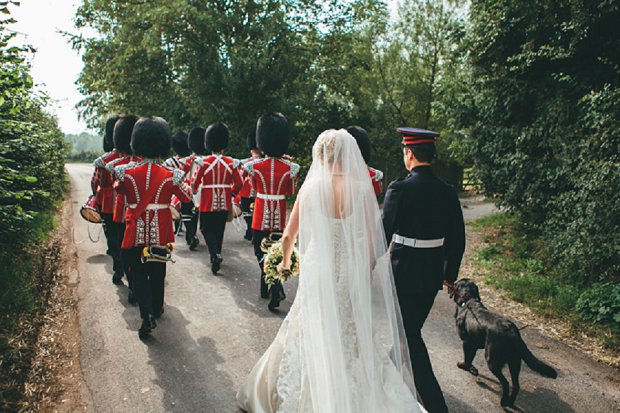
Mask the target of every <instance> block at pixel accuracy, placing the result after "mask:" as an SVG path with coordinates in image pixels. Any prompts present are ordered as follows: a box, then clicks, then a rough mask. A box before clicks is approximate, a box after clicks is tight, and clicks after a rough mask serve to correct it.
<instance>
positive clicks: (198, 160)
mask: <svg viewBox="0 0 620 413" xmlns="http://www.w3.org/2000/svg"><path fill="white" fill-rule="evenodd" d="M194 163H195V164H196V165H198V166H199V167H200V168H202V167H203V166H204V164H205V161H204V158H199V157H196V158H195V159H194Z"/></svg>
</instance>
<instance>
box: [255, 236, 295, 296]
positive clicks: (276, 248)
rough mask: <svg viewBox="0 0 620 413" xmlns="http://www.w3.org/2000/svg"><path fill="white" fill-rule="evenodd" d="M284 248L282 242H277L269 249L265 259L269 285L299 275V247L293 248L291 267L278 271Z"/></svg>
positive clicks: (266, 280) (266, 277) (264, 265)
mask: <svg viewBox="0 0 620 413" xmlns="http://www.w3.org/2000/svg"><path fill="white" fill-rule="evenodd" d="M282 256H283V250H282V243H281V242H275V243H273V244H272V245H271V246H270V247H269V249H268V250H267V254H266V255H265V258H264V261H263V268H264V270H265V283H266V284H267V285H268V286H270V287H271V286H272V285H274V284H275V283H276V282H277V281H280V282H281V283H284V282H286V281H287V280H288V279H289V278H290V277H291V276H293V277H297V276H299V252H298V251H297V248H293V252H292V254H291V267H290V268H289V269H285V270H284V271H282V272H278V264H280V263H281V262H282Z"/></svg>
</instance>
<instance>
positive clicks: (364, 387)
mask: <svg viewBox="0 0 620 413" xmlns="http://www.w3.org/2000/svg"><path fill="white" fill-rule="evenodd" d="M328 132H330V133H331V135H329V136H327V137H326V136H324V135H325V134H326V133H327V132H325V133H323V134H322V135H321V136H319V139H317V143H316V144H315V147H314V155H315V158H314V162H313V167H312V168H311V170H310V172H309V174H308V177H307V178H306V182H305V183H304V187H303V188H302V190H301V191H300V195H299V197H298V202H300V214H299V217H300V220H299V222H300V232H299V244H300V254H301V257H302V261H301V274H300V280H299V288H298V292H297V297H296V299H295V302H294V303H293V305H292V307H291V309H290V311H289V314H288V315H287V317H286V318H285V320H284V321H283V323H282V326H281V327H280V330H279V331H278V334H277V335H276V338H275V339H274V341H273V342H272V344H271V345H270V347H269V348H268V349H267V351H266V352H265V353H264V354H263V356H262V357H261V358H260V360H259V361H258V362H257V363H256V365H255V366H254V368H253V369H252V371H251V373H250V375H249V376H248V378H247V381H246V384H245V385H244V386H243V387H242V388H241V389H240V390H239V392H238V394H237V400H238V402H239V406H240V407H241V408H242V409H243V410H245V411H247V412H251V413H276V412H278V413H305V412H308V413H347V412H351V413H352V412H356V413H363V412H368V413H370V412H372V413H375V412H391V413H398V412H411V413H415V412H421V411H424V410H423V409H422V408H421V406H420V405H419V404H418V403H417V400H416V397H415V392H414V391H413V390H412V389H414V386H413V375H412V372H411V363H410V361H409V358H408V350H407V349H408V347H407V343H406V340H405V335H404V332H403V330H402V321H401V319H400V313H399V309H398V302H397V301H396V298H395V294H394V287H393V281H392V277H391V270H390V266H389V258H388V255H387V251H386V246H385V240H384V239H381V238H374V239H373V238H371V237H381V236H383V234H382V229H381V224H380V216H379V211H378V206H376V199H374V195H373V193H372V188H371V186H370V180H369V179H368V175H367V174H368V172H367V170H366V169H364V166H365V165H364V164H363V161H361V155H360V154H359V151H357V152H356V151H355V150H354V149H355V148H357V146H353V145H355V142H354V141H353V138H351V137H350V135H348V134H346V132H344V131H328ZM345 134H346V135H345ZM330 145H331V146H330ZM317 146H318V150H317ZM321 154H322V155H323V156H322V157H321ZM351 157H352V158H353V159H354V160H355V161H356V162H353V163H352V162H350V159H349V158H351ZM358 158H359V159H358ZM326 159H327V160H329V162H325V160H326ZM321 160H322V161H323V162H321V164H319V165H315V164H318V163H319V161H321ZM334 164H337V166H338V168H337V169H336V170H334V168H333V167H334ZM334 178H335V179H336V181H334ZM343 180H344V181H343ZM343 182H344V183H345V185H344V186H343V185H341V184H342V183H343ZM366 183H367V185H366ZM336 187H337V188H338V193H337V198H338V199H337V200H334V196H333V191H334V188H336ZM343 194H344V196H341V195H343ZM321 198H323V199H322V200H321ZM323 201H326V202H323ZM332 205H336V207H335V208H331V206H332ZM343 205H344V208H342V206H343ZM358 208H361V209H358ZM334 216H342V217H343V218H334Z"/></svg>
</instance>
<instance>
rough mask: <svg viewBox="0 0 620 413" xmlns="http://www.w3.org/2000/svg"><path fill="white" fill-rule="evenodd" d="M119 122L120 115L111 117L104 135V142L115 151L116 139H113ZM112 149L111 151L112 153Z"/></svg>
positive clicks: (106, 123) (106, 124)
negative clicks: (115, 126) (115, 127)
mask: <svg viewBox="0 0 620 413" xmlns="http://www.w3.org/2000/svg"><path fill="white" fill-rule="evenodd" d="M117 120H118V115H113V116H110V117H109V118H108V120H106V121H105V132H104V135H103V140H104V142H106V143H107V145H108V147H110V146H111V147H112V149H114V138H113V135H114V125H115V124H116V121H117ZM112 149H110V151H111V150H112ZM104 150H105V149H104Z"/></svg>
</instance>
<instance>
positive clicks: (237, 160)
mask: <svg viewBox="0 0 620 413" xmlns="http://www.w3.org/2000/svg"><path fill="white" fill-rule="evenodd" d="M232 164H233V169H237V168H238V167H239V165H241V161H240V160H239V159H235V158H232Z"/></svg>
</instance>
